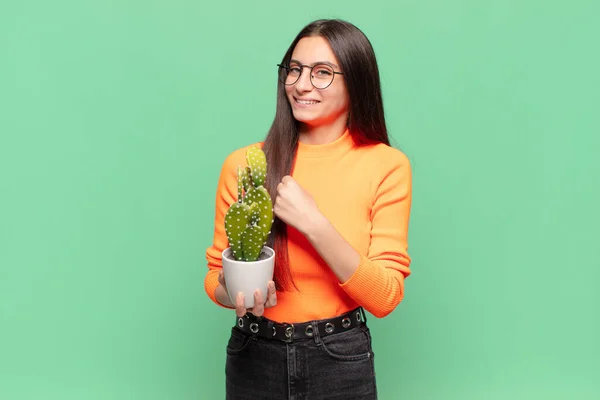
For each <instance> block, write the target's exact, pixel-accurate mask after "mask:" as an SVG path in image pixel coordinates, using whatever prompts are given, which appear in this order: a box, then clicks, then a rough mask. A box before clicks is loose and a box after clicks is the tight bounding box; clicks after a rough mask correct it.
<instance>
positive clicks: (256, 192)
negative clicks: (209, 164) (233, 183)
mask: <svg viewBox="0 0 600 400" xmlns="http://www.w3.org/2000/svg"><path fill="white" fill-rule="evenodd" d="M246 161H247V163H248V166H247V167H245V168H242V166H241V165H240V166H238V169H237V189H238V198H237V201H236V202H235V203H233V204H232V205H231V207H230V208H229V210H228V211H227V214H225V232H226V233H227V238H228V239H229V246H230V247H231V250H232V253H233V257H234V258H235V259H236V260H238V261H256V260H258V257H259V256H260V253H261V250H262V248H263V247H264V245H265V244H266V242H267V238H268V237H269V234H270V233H271V226H272V224H273V202H272V200H271V196H269V192H268V191H267V189H266V188H265V187H264V184H265V179H266V176H267V159H266V157H265V153H264V152H263V151H262V149H260V148H258V147H250V148H249V149H248V150H247V152H246Z"/></svg>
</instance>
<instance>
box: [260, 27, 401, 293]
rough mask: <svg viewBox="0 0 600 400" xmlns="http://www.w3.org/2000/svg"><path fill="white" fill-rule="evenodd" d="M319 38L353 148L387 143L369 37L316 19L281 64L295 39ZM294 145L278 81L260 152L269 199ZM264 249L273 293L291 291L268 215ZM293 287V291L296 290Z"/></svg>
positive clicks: (280, 229)
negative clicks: (345, 102) (341, 95)
mask: <svg viewBox="0 0 600 400" xmlns="http://www.w3.org/2000/svg"><path fill="white" fill-rule="evenodd" d="M307 36H321V37H323V38H325V39H326V40H327V41H328V42H329V45H330V46H331V48H332V50H333V53H334V54H335V56H336V58H337V59H338V61H339V65H340V68H341V70H342V71H343V72H344V75H343V77H344V79H345V83H346V88H347V90H348V97H349V108H350V109H349V116H348V130H349V133H350V135H351V137H352V139H353V141H354V143H355V144H356V145H358V146H364V145H369V144H375V143H385V144H387V145H389V144H390V143H389V139H388V133H387V127H386V123H385V118H384V111H383V100H382V95H381V86H380V79H379V69H378V67H377V60H376V57H375V52H374V51H373V47H372V46H371V43H370V42H369V39H367V37H366V36H365V35H364V34H363V32H362V31H361V30H359V29H358V28H357V27H356V26H354V25H353V24H351V23H349V22H346V21H343V20H339V19H321V20H317V21H313V22H311V23H310V24H308V25H306V26H305V27H304V28H303V29H302V30H301V31H300V32H299V33H298V35H297V36H296V38H295V39H294V41H293V42H292V43H291V45H290V47H289V48H288V50H287V51H286V53H285V55H284V56H283V59H282V61H281V64H284V65H285V64H288V63H289V61H290V58H291V56H292V52H293V51H294V48H295V47H296V44H297V43H298V42H299V41H300V39H302V38H304V37H307ZM297 146H298V122H297V121H296V120H295V119H294V116H293V114H292V110H291V107H290V104H289V102H288V99H287V96H286V92H285V87H284V85H283V83H281V82H278V85H277V106H276V111H275V117H274V120H273V123H272V125H271V128H270V129H269V132H268V134H267V136H266V139H265V142H264V146H263V149H264V151H265V155H266V157H267V163H268V165H269V174H268V175H267V178H266V183H265V187H266V189H267V191H268V192H269V193H270V194H271V196H272V197H273V200H275V195H276V193H277V185H278V184H279V182H281V179H282V178H283V177H284V176H285V175H288V174H291V173H292V169H293V165H292V164H293V161H294V155H295V153H296V149H297ZM274 219H275V220H274V222H273V226H272V229H271V235H270V236H269V240H268V242H267V245H268V246H270V247H272V248H273V249H274V250H275V253H276V255H275V257H276V258H275V278H274V280H275V282H276V284H277V286H278V288H279V289H281V290H289V289H290V288H291V286H292V285H293V286H294V287H295V284H294V281H293V278H292V274H291V271H290V268H289V259H288V252H287V229H286V224H285V223H284V222H283V221H282V220H280V219H279V218H277V217H276V216H275V217H274ZM296 289H297V288H296Z"/></svg>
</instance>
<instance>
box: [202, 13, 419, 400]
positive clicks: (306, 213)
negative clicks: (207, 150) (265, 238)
mask: <svg viewBox="0 0 600 400" xmlns="http://www.w3.org/2000/svg"><path fill="white" fill-rule="evenodd" d="M278 68H279V83H278V88H277V110H276V114H275V118H274V122H273V124H272V126H271V129H270V131H269V133H268V135H267V137H266V139H265V141H264V142H263V143H259V145H261V146H263V150H264V152H265V154H266V156H267V163H268V168H269V173H268V174H267V182H266V184H265V186H266V188H267V190H268V191H269V193H270V194H271V197H272V198H273V199H274V200H273V212H274V215H275V221H274V224H273V228H272V230H271V236H270V239H269V242H268V245H270V246H271V247H273V248H274V249H275V251H276V261H275V263H276V266H275V278H274V281H273V282H269V292H268V294H267V296H266V297H267V298H266V299H263V298H261V295H260V292H257V293H256V294H255V296H254V297H255V307H254V308H253V309H251V310H246V309H245V308H244V305H243V297H242V296H238V298H237V299H236V304H233V303H231V301H230V300H229V298H228V296H227V289H226V282H225V281H224V279H223V275H222V273H221V270H222V269H221V252H222V251H223V250H224V249H225V248H226V247H227V246H228V241H227V237H226V234H225V231H224V227H223V219H224V215H225V213H226V212H227V209H228V208H229V206H230V205H231V204H232V203H233V202H234V201H235V199H236V196H237V183H236V169H237V166H238V165H245V152H246V148H247V147H244V148H241V149H238V150H236V151H234V152H233V153H231V154H230V155H229V156H228V157H227V158H226V160H225V162H224V164H223V167H222V171H221V176H220V179H219V184H218V189H217V198H216V202H217V204H216V218H215V235H214V242H213V245H212V246H211V247H209V248H208V249H207V252H206V257H207V260H208V268H209V271H208V274H207V276H206V280H205V289H206V292H207V294H208V296H209V297H210V298H211V299H212V301H214V302H215V303H216V304H217V305H220V306H223V307H227V308H235V309H236V314H237V317H236V322H235V325H234V327H233V328H232V331H231V337H230V338H229V343H228V345H227V362H226V390H227V398H228V399H278V400H280V399H305V398H308V399H320V398H327V399H334V398H335V399H337V398H340V399H353V398H360V399H375V398H376V391H377V390H376V383H375V371H374V364H373V351H372V346H371V336H370V332H369V329H368V328H367V325H366V315H365V313H364V311H363V308H364V309H365V310H367V311H368V312H370V313H372V314H373V315H375V316H376V317H380V318H381V317H384V316H386V315H387V314H389V313H390V312H391V311H392V310H393V309H394V308H395V307H396V306H397V305H398V303H399V302H400V301H401V300H402V298H403V294H404V279H405V278H406V277H407V276H408V275H409V274H410V269H409V264H410V258H409V256H408V254H407V232H408V220H409V213H410V205H411V171H410V165H409V162H408V160H407V158H406V156H405V155H404V154H403V153H402V152H401V151H399V150H396V149H394V148H392V147H391V146H390V145H389V141H388V135H387V130H386V124H385V119H384V112H383V104H382V97H381V89H380V82H379V72H378V69H377V62H376V59H375V54H374V52H373V49H372V47H371V44H370V42H369V40H368V39H367V38H366V37H365V36H364V34H363V33H362V32H361V31H360V30H359V29H357V28H356V27H355V26H354V25H352V24H350V23H348V22H345V21H341V20H318V21H315V22H312V23H311V24H309V25H307V26H306V27H304V29H302V31H301V32H300V33H299V34H298V36H297V37H296V38H295V40H294V41H293V42H292V44H291V46H290V47H289V49H288V51H287V52H286V53H285V55H284V57H283V59H282V61H281V64H278ZM253 145H254V144H253ZM252 322H257V324H258V326H259V331H258V332H255V333H253V332H251V331H250V329H249V326H250V324H251V323H252ZM254 327H256V325H254Z"/></svg>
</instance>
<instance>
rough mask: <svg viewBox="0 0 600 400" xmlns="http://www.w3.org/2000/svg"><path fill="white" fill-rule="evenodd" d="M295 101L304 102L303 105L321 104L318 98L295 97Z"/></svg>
mask: <svg viewBox="0 0 600 400" xmlns="http://www.w3.org/2000/svg"><path fill="white" fill-rule="evenodd" d="M294 101H295V102H296V103H298V104H302V105H305V106H310V105H313V104H319V103H320V101H318V100H300V99H297V98H295V97H294Z"/></svg>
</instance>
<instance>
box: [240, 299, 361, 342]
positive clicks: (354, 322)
mask: <svg viewBox="0 0 600 400" xmlns="http://www.w3.org/2000/svg"><path fill="white" fill-rule="evenodd" d="M366 322H367V318H366V315H365V312H364V310H363V309H362V307H358V308H355V309H354V310H352V311H348V312H346V313H345V314H342V315H339V316H337V317H333V318H329V319H322V320H318V321H308V322H301V323H294V324H289V323H279V322H275V321H271V320H270V319H267V318H264V317H257V316H255V315H253V314H252V313H247V314H246V315H245V316H243V317H237V318H236V320H235V323H236V326H237V327H238V328H239V329H240V330H242V331H244V332H247V333H250V334H253V335H256V336H261V337H264V338H268V339H277V340H282V341H284V342H291V341H293V340H298V339H308V338H312V337H313V336H314V335H315V330H316V329H318V332H319V336H320V337H323V336H327V335H331V334H334V333H339V332H344V331H347V330H349V329H352V328H354V327H356V326H358V325H360V324H361V323H366Z"/></svg>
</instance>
